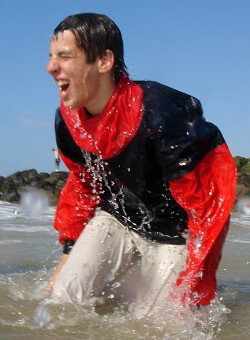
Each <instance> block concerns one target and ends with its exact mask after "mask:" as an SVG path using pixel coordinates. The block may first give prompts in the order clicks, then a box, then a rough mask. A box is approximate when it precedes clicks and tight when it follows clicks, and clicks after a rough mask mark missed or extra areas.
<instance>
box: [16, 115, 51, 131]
mask: <svg viewBox="0 0 250 340" xmlns="http://www.w3.org/2000/svg"><path fill="white" fill-rule="evenodd" d="M16 121H17V122H18V124H19V125H21V126H26V127H31V128H34V127H39V128H49V127H50V122H47V121H44V120H40V119H38V118H37V117H34V116H31V114H29V113H24V114H23V115H20V116H18V117H17V118H16Z"/></svg>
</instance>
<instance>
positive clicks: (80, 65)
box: [47, 13, 236, 315]
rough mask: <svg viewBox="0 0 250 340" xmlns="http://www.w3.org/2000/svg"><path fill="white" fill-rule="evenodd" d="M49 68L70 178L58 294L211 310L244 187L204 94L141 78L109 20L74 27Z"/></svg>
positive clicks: (59, 41)
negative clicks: (208, 116)
mask: <svg viewBox="0 0 250 340" xmlns="http://www.w3.org/2000/svg"><path fill="white" fill-rule="evenodd" d="M47 70H48V72H49V73H50V74H51V75H52V77H53V78H54V80H55V81H56V83H57V85H58V88H59V93H60V98H61V103H60V109H58V110H57V112H56V123H55V128H56V138H57V145H58V148H59V152H60V156H61V158H62V160H63V161H64V163H65V164H66V166H67V167H68V168H69V171H70V173H69V177H68V180H67V183H66V185H65V187H64V188H63V190H62V192H61V195H60V201H59V204H58V207H57V211H56V216H55V221H54V225H55V228H56V229H57V230H58V231H59V241H60V242H61V243H62V244H63V256H62V259H61V261H60V263H59V265H58V267H57V270H56V272H55V274H54V276H53V278H52V280H51V282H50V284H49V287H48V289H49V290H52V297H53V298H54V299H55V300H57V301H71V302H75V303H80V304H87V303H89V302H90V301H93V300H91V299H95V298H99V297H108V296H114V295H115V296H116V297H117V298H119V299H121V300H123V301H125V302H126V301H127V302H130V301H134V302H136V305H140V306H142V308H141V310H143V313H144V314H145V315H146V314H149V313H150V312H152V310H153V308H154V307H156V306H157V305H159V304H161V303H163V302H166V301H167V300H168V299H170V298H173V296H174V292H176V291H177V295H176V296H175V297H174V298H176V299H179V298H180V299H181V301H182V302H183V303H187V304H196V305H206V304H208V303H209V302H210V301H211V299H213V298H214V296H215V291H216V278H215V274H216V270H217V267H218V264H219V261H220V258H221V252H222V245H223V242H224V239H225V236H226V231H227V227H228V223H229V213H230V210H231V207H232V204H233V202H234V188H235V181H236V172H235V166H234V162H233V159H232V156H231V154H230V152H229V150H228V147H227V145H226V143H225V141H224V139H223V137H222V135H221V133H220V131H219V130H218V128H217V127H216V126H214V125H213V124H211V123H208V122H206V121H205V119H204V118H203V116H202V108H201V105H200V102H199V101H198V100H197V99H196V98H194V97H191V96H189V95H187V94H184V93H182V92H179V91H176V90H174V89H171V88H169V87H167V86H164V85H162V84H159V83H156V82H148V81H137V82H134V81H132V80H131V79H130V78H129V76H128V73H127V71H126V66H125V63H124V59H123V42H122V37H121V33H120V30H119V28H118V27H117V26H116V25H115V23H114V22H113V21H112V20H110V19H109V18H108V17H106V16H104V15H98V14H90V13H87V14H78V15H73V16H69V17H67V18H66V19H65V20H63V21H62V22H61V23H60V24H59V25H58V26H57V28H56V29H55V31H54V34H53V37H52V39H51V48H50V61H49V63H48V66H47Z"/></svg>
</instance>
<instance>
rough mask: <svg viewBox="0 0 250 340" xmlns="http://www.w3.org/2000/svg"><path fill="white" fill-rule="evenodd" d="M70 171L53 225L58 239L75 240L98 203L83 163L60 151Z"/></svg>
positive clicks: (61, 240) (92, 214) (62, 241)
mask: <svg viewBox="0 0 250 340" xmlns="http://www.w3.org/2000/svg"><path fill="white" fill-rule="evenodd" d="M60 157H61V158H62V160H63V162H64V163H65V165H66V166H67V167H68V168H69V170H70V173H69V177H68V179H67V182H66V184H65V186H64V187H63V189H62V191H61V194H60V199H59V203H58V205H57V209H56V214H55V219H54V227H55V228H56V229H57V230H58V231H59V241H60V243H62V244H64V241H65V240H73V241H76V240H77V238H78V236H79V235H80V233H81V232H82V230H83V228H84V226H85V225H86V224H87V223H88V221H89V220H90V219H91V218H92V217H93V216H94V213H95V208H96V205H97V203H98V198H97V195H96V194H93V187H92V186H91V183H92V182H91V178H90V176H89V175H88V173H87V171H86V168H85V167H84V165H81V164H78V163H74V162H72V161H71V160H70V159H68V158H67V157H65V156H64V155H63V154H62V153H61V152H60Z"/></svg>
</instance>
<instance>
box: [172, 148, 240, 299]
mask: <svg viewBox="0 0 250 340" xmlns="http://www.w3.org/2000/svg"><path fill="white" fill-rule="evenodd" d="M235 184H236V168H235V164H234V160H233V158H232V156H231V154H230V152H229V150H228V147H227V145H226V144H225V143H224V144H222V145H219V146H217V147H216V148H215V149H213V150H212V151H210V152H209V153H208V154H207V155H206V156H205V157H204V158H203V159H202V160H201V161H200V162H199V163H198V164H197V165H196V167H195V168H194V169H193V170H192V171H190V172H189V173H188V174H186V175H184V176H183V177H181V178H178V179H176V180H172V181H171V182H170V190H171V193H172V195H173V197H174V198H175V200H176V201H177V202H178V203H179V204H180V205H181V206H182V207H183V208H184V209H185V211H186V212H187V215H188V229H189V239H188V256H187V262H186V269H185V271H183V272H182V273H181V274H180V276H179V278H178V280H177V286H179V287H180V288H181V289H182V290H181V292H182V293H183V296H184V300H185V299H186V298H187V299H191V301H193V302H195V303H197V304H208V303H209V302H210V300H211V299H212V298H213V297H214V295H215V291H216V270H217V267H218V265H219V262H220V258H221V252H222V246H223V243H224V240H225V237H226V233H227V228H228V224H229V215H230V211H231V208H232V205H233V203H234V197H235V196H234V192H235Z"/></svg>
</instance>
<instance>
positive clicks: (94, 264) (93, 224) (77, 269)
mask: <svg viewBox="0 0 250 340" xmlns="http://www.w3.org/2000/svg"><path fill="white" fill-rule="evenodd" d="M185 261H186V246H185V245H173V244H163V243H159V242H151V241H149V240H147V239H144V238H142V237H140V236H139V234H137V233H135V232H133V231H131V230H130V229H129V228H126V227H125V226H124V225H123V224H121V223H120V222H119V221H118V220H117V219H116V218H115V217H114V216H112V215H110V214H108V213H107V212H105V211H102V210H100V211H99V210H97V211H96V214H95V216H94V217H93V218H92V219H91V220H90V222H89V223H88V224H87V225H86V227H85V229H84V232H82V233H81V235H80V236H79V238H78V239H77V242H76V244H75V246H74V247H73V249H72V251H71V252H70V254H69V257H68V259H67V261H66V264H65V265H64V267H63V269H62V272H61V273H60V275H59V277H58V278H57V280H56V281H55V283H54V287H53V293H52V296H51V298H52V299H53V300H54V301H55V302H60V303H64V302H73V303H77V304H79V305H96V304H98V303H103V301H102V300H103V299H105V298H106V299H113V300H115V301H118V302H119V305H121V304H122V305H123V306H127V305H128V306H129V307H130V312H131V313H134V315H135V316H136V317H137V318H138V317H139V318H140V317H144V316H150V315H152V314H153V315H154V311H155V309H157V310H159V308H160V306H162V308H163V311H164V309H166V305H169V298H170V297H169V298H168V295H169V293H170V292H171V287H172V285H173V284H174V283H175V281H176V279H177V277H178V274H179V273H180V272H181V271H182V270H183V269H184V268H185ZM132 305H133V308H132V307H131V306H132Z"/></svg>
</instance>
